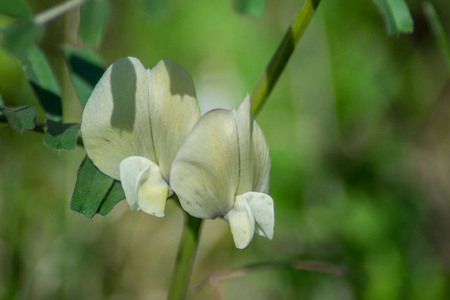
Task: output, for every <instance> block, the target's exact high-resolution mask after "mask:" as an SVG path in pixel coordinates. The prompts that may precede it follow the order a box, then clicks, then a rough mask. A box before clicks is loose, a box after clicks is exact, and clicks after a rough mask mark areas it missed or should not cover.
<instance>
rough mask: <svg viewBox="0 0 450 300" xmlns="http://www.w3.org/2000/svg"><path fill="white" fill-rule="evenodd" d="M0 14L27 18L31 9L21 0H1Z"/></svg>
mask: <svg viewBox="0 0 450 300" xmlns="http://www.w3.org/2000/svg"><path fill="white" fill-rule="evenodd" d="M0 14H3V15H7V16H10V17H13V18H19V19H29V18H30V17H31V10H30V8H29V7H28V6H27V5H26V4H25V3H24V2H23V1H22V0H1V1H0Z"/></svg>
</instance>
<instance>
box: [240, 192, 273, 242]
mask: <svg viewBox="0 0 450 300" xmlns="http://www.w3.org/2000/svg"><path fill="white" fill-rule="evenodd" d="M238 199H239V201H245V202H247V203H248V205H249V207H250V209H251V211H252V213H253V215H254V216H255V222H256V230H255V232H256V233H257V234H259V235H261V236H263V237H266V238H268V239H272V238H273V229H274V224H275V213H274V208H273V199H272V197H270V196H269V195H267V194H264V193H257V192H248V193H245V194H242V195H239V196H237V197H236V202H238Z"/></svg>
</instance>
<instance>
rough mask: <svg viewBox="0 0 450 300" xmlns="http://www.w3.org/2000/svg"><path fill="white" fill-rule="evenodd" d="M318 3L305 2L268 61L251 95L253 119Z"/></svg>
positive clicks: (317, 0) (313, 0)
mask: <svg viewBox="0 0 450 300" xmlns="http://www.w3.org/2000/svg"><path fill="white" fill-rule="evenodd" d="M319 3H320V0H305V2H304V3H303V5H302V7H301V8H300V10H299V12H298V13H297V15H296V17H295V19H294V21H293V22H292V24H291V26H290V27H289V28H288V30H287V31H286V34H285V35H284V38H283V40H282V41H281V43H280V46H278V49H277V51H276V52H275V54H274V55H273V57H272V59H271V60H270V63H269V65H268V66H267V68H266V70H265V71H264V73H263V74H262V76H261V78H260V79H259V82H258V84H257V85H256V87H255V89H254V90H253V93H252V95H251V101H252V108H251V111H252V114H253V116H254V117H255V118H256V117H257V116H258V114H259V112H260V111H261V109H262V107H263V106H264V104H265V103H266V101H267V98H268V97H269V95H270V93H271V92H272V90H273V88H274V87H275V84H276V83H277V81H278V78H280V76H281V74H282V73H283V70H284V67H285V66H286V64H287V63H288V61H289V58H290V57H291V55H292V53H293V52H294V50H295V47H296V46H297V44H298V42H299V41H300V39H301V38H302V36H303V33H304V32H305V30H306V28H307V27H308V25H309V22H310V21H311V18H312V16H313V15H314V13H315V12H316V10H317V6H318V5H319Z"/></svg>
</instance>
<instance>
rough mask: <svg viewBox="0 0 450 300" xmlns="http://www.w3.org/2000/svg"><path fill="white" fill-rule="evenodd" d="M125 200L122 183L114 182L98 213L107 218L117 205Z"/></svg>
mask: <svg viewBox="0 0 450 300" xmlns="http://www.w3.org/2000/svg"><path fill="white" fill-rule="evenodd" d="M124 199H125V193H124V191H123V188H122V184H120V181H118V180H114V182H113V184H112V185H111V188H110V189H109V191H108V193H107V194H106V196H105V198H104V199H103V201H102V204H101V205H100V208H99V209H98V212H97V213H98V214H100V215H102V216H106V215H107V214H109V213H110V212H111V210H112V209H113V208H114V206H116V204H117V203H119V202H120V201H122V200H124Z"/></svg>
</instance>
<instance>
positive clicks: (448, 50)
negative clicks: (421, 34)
mask: <svg viewBox="0 0 450 300" xmlns="http://www.w3.org/2000/svg"><path fill="white" fill-rule="evenodd" d="M422 5H423V6H422V7H423V12H424V14H425V17H426V19H427V21H428V25H429V26H430V30H431V32H432V33H433V35H434V38H435V39H436V41H437V42H438V44H439V46H440V48H441V51H442V54H444V56H445V59H446V60H447V65H448V66H449V67H450V46H449V43H448V40H447V35H446V34H445V30H444V27H443V26H442V23H441V21H440V20H439V16H438V14H437V12H436V10H435V9H434V6H433V4H431V3H430V2H424V3H423V4H422Z"/></svg>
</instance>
